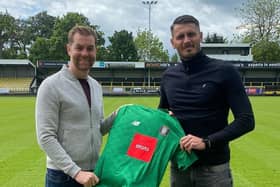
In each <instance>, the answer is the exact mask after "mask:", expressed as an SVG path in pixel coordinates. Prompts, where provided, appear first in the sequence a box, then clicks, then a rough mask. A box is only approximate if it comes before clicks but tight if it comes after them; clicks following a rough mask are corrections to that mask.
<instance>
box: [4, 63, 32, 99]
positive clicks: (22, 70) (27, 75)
mask: <svg viewBox="0 0 280 187" xmlns="http://www.w3.org/2000/svg"><path fill="white" fill-rule="evenodd" d="M34 75H35V65H34V64H32V63H31V62H30V61H29V60H25V59H0V94H28V93H30V84H31V81H32V79H33V78H34Z"/></svg>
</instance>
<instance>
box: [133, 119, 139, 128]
mask: <svg viewBox="0 0 280 187" xmlns="http://www.w3.org/2000/svg"><path fill="white" fill-rule="evenodd" d="M131 124H132V125H134V126H136V127H137V126H139V125H140V124H141V122H140V121H136V120H135V121H133V122H131Z"/></svg>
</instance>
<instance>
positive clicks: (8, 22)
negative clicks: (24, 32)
mask: <svg viewBox="0 0 280 187" xmlns="http://www.w3.org/2000/svg"><path fill="white" fill-rule="evenodd" d="M15 31H16V20H15V18H14V17H13V16H11V15H10V14H9V13H8V12H5V13H2V12H0V58H3V51H5V58H13V55H9V51H12V50H9V48H11V46H13V44H12V42H13V39H14V38H15Z"/></svg>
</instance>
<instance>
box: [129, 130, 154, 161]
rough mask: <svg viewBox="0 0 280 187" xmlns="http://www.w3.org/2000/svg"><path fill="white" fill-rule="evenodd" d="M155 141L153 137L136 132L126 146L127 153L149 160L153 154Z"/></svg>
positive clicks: (133, 156) (139, 158)
mask: <svg viewBox="0 0 280 187" xmlns="http://www.w3.org/2000/svg"><path fill="white" fill-rule="evenodd" d="M157 141H158V140H157V139H156V138H154V137H151V136H147V135H143V134H139V133H136V134H135V135H134V137H133V139H132V142H131V144H130V146H129V147H128V150H127V155H128V156H130V157H132V158H136V159H138V160H142V161H144V162H150V161H151V159H152V157H153V155H154V152H155V149H156V145H157Z"/></svg>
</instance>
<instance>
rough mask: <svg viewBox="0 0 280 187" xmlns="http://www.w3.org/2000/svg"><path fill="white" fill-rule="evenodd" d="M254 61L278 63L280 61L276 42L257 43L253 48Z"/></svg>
mask: <svg viewBox="0 0 280 187" xmlns="http://www.w3.org/2000/svg"><path fill="white" fill-rule="evenodd" d="M252 53H253V54H254V60H255V61H261V62H269V63H271V62H279V61H280V46H279V43H278V42H269V41H265V40H264V41H259V42H257V43H256V44H255V45H254V46H253V48H252Z"/></svg>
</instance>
